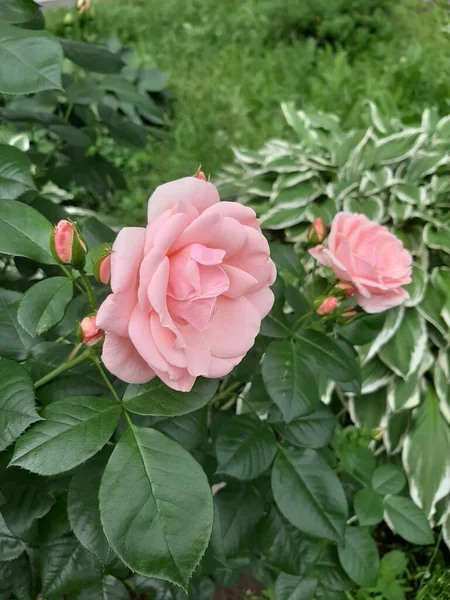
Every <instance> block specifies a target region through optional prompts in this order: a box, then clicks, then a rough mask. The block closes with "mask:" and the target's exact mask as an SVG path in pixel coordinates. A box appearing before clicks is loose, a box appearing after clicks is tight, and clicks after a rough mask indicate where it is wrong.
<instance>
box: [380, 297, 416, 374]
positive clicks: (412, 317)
mask: <svg viewBox="0 0 450 600" xmlns="http://www.w3.org/2000/svg"><path fill="white" fill-rule="evenodd" d="M427 340H428V335H427V327H426V323H425V319H424V318H423V317H422V315H421V314H420V313H419V312H417V310H415V309H414V308H407V309H406V311H405V316H404V318H403V321H402V323H401V325H400V327H399V329H398V330H397V332H396V333H395V336H394V337H392V338H391V339H390V340H389V342H388V343H387V344H384V345H383V347H382V348H381V349H380V351H379V354H378V355H379V357H380V358H381V360H382V361H383V362H384V363H385V364H386V365H387V366H388V367H389V368H390V369H392V370H393V371H394V373H396V374H397V375H398V376H399V377H403V378H405V379H406V378H407V377H408V375H410V374H411V373H414V372H415V371H416V370H417V369H418V367H419V365H420V363H421V361H422V359H423V356H424V353H425V349H426V344H427Z"/></svg>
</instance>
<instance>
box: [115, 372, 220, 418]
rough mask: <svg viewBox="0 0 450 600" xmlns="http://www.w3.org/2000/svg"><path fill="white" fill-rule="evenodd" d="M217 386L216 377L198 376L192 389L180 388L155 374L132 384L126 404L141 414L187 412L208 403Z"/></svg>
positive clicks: (127, 394)
mask: <svg viewBox="0 0 450 600" xmlns="http://www.w3.org/2000/svg"><path fill="white" fill-rule="evenodd" d="M216 389H217V380H215V379H204V378H200V377H199V378H198V379H197V381H196V382H195V384H194V387H193V388H192V390H191V391H190V392H177V391H175V390H173V389H172V388H170V387H168V386H167V385H165V384H164V383H162V381H161V380H160V379H156V378H155V379H152V381H150V382H149V383H144V384H143V385H134V384H132V385H129V386H128V387H127V390H126V392H125V396H124V399H123V405H124V406H125V408H126V410H128V411H130V412H133V413H136V414H138V415H153V416H168V417H173V416H175V415H185V414H187V413H190V412H193V411H194V410H198V409H199V408H202V407H203V406H205V404H207V403H208V402H209V401H210V400H211V398H212V397H213V396H214V394H215V392H216Z"/></svg>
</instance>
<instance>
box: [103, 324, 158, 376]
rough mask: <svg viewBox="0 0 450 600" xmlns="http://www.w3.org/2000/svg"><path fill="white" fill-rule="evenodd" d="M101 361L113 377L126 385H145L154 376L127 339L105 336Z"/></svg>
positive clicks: (111, 335)
mask: <svg viewBox="0 0 450 600" xmlns="http://www.w3.org/2000/svg"><path fill="white" fill-rule="evenodd" d="M102 361H103V364H104V365H105V367H106V368H107V369H108V371H110V372H111V373H112V374H113V375H115V376H116V377H118V378H119V379H121V380H122V381H126V382H127V383H147V381H150V380H151V379H153V377H154V376H155V373H154V372H153V370H152V369H151V368H150V367H149V366H148V364H147V363H146V362H145V361H144V360H143V359H142V358H141V356H140V355H139V354H138V352H137V350H136V348H135V347H134V346H133V344H132V343H131V341H130V340H129V339H128V338H123V337H119V336H117V335H115V334H113V333H110V332H107V333H106V334H105V341H104V343H103V352H102Z"/></svg>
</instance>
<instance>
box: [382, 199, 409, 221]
mask: <svg viewBox="0 0 450 600" xmlns="http://www.w3.org/2000/svg"><path fill="white" fill-rule="evenodd" d="M412 212H413V207H412V206H411V204H406V203H405V202H401V201H400V200H397V198H396V197H395V196H391V198H390V200H389V206H388V213H389V216H390V217H391V218H392V221H393V223H394V225H399V224H400V223H403V222H404V221H407V220H408V219H409V218H410V217H411V215H412Z"/></svg>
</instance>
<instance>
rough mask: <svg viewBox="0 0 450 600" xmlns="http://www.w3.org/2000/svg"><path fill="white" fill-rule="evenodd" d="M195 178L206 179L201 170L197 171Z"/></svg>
mask: <svg viewBox="0 0 450 600" xmlns="http://www.w3.org/2000/svg"><path fill="white" fill-rule="evenodd" d="M197 179H201V180H202V181H206V175H205V174H204V173H203V171H199V172H198V175H197Z"/></svg>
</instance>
